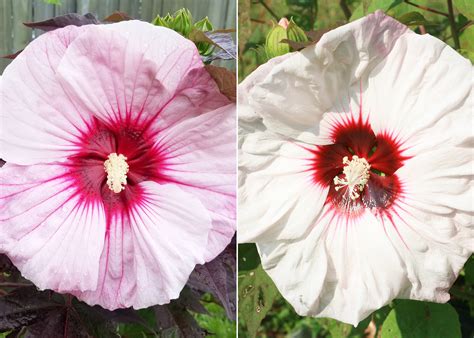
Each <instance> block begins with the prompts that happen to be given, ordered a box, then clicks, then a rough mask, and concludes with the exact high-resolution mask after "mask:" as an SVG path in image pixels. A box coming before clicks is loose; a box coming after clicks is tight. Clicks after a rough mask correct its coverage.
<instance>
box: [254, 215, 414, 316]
mask: <svg viewBox="0 0 474 338" xmlns="http://www.w3.org/2000/svg"><path fill="white" fill-rule="evenodd" d="M396 236H397V234H396V231H395V230H394V229H393V228H391V227H389V226H385V225H383V224H381V223H380V222H379V221H378V220H377V219H376V218H375V217H374V215H372V214H371V213H370V212H366V213H364V214H363V215H361V217H360V218H359V219H358V220H357V221H354V222H349V223H346V222H345V221H343V220H338V219H337V217H333V216H332V215H331V213H329V212H328V213H324V216H322V217H321V218H320V219H319V220H318V224H317V226H315V227H314V228H313V230H312V231H311V233H310V234H309V235H308V236H306V237H305V238H302V239H300V240H298V241H293V242H275V243H271V244H269V243H264V244H262V243H258V248H259V252H260V256H261V259H262V265H263V267H264V268H265V269H266V271H267V272H268V274H269V275H270V277H272V279H273V281H274V282H275V284H276V286H277V287H278V289H279V290H280V292H281V293H282V295H283V297H285V298H286V299H287V300H288V301H289V302H290V303H291V304H292V305H293V306H294V307H295V310H296V312H298V313H299V314H301V315H310V316H314V317H331V318H335V319H337V320H340V321H343V322H346V323H350V324H353V325H357V324H358V323H359V322H360V321H361V320H363V319H364V318H365V317H367V316H368V315H369V314H370V313H371V312H373V311H374V310H376V309H378V308H380V307H382V306H384V305H386V304H388V303H389V302H390V301H391V300H392V299H393V298H394V297H395V296H397V295H400V294H401V295H403V294H404V291H405V288H407V287H408V285H409V282H408V278H407V276H406V273H405V270H404V266H403V262H402V260H401V259H400V257H399V254H398V252H397V250H396V249H395V247H394V244H393V243H392V241H393V238H394V237H396ZM375 239H376V240H375ZM288 271H291V273H288Z"/></svg>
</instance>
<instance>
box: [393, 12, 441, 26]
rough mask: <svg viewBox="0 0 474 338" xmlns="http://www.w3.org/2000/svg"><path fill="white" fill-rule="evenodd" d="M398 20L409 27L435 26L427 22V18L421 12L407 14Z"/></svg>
mask: <svg viewBox="0 0 474 338" xmlns="http://www.w3.org/2000/svg"><path fill="white" fill-rule="evenodd" d="M396 19H397V20H398V21H400V22H401V23H402V24H404V25H407V26H419V25H424V26H430V25H433V23H431V22H429V21H427V20H426V19H425V17H424V16H423V15H422V14H421V13H419V12H409V13H405V14H403V15H401V16H399V17H398V18H396Z"/></svg>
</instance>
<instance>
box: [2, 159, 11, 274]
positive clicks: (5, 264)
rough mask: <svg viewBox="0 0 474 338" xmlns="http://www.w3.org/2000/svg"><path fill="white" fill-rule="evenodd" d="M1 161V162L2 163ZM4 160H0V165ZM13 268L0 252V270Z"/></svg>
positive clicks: (4, 270) (7, 270)
mask: <svg viewBox="0 0 474 338" xmlns="http://www.w3.org/2000/svg"><path fill="white" fill-rule="evenodd" d="M2 162H3V163H2ZM4 163H5V162H4V161H2V160H0V166H2V165H3V164H4ZM14 269H15V266H14V265H13V264H12V262H11V260H10V259H9V258H8V257H7V255H3V254H0V272H7V273H9V272H12V271H13V270H14Z"/></svg>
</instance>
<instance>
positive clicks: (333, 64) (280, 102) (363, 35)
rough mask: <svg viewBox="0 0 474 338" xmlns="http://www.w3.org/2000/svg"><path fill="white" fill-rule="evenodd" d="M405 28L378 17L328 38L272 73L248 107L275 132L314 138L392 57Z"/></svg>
mask: <svg viewBox="0 0 474 338" xmlns="http://www.w3.org/2000/svg"><path fill="white" fill-rule="evenodd" d="M406 29H407V28H406V26H404V25H402V24H400V23H398V22H397V21H395V20H393V19H391V18H390V17H387V16H385V15H384V14H383V13H382V12H380V11H378V12H376V13H375V14H374V15H371V16H369V17H367V18H364V19H361V20H357V21H354V22H352V23H350V24H348V25H345V26H342V27H339V28H338V29H337V30H334V31H331V32H328V33H326V34H325V35H324V36H323V37H322V38H321V40H320V41H319V42H318V43H317V44H316V45H315V46H312V47H308V48H305V49H303V50H302V51H301V52H299V53H295V54H292V56H291V57H289V58H287V59H286V60H285V61H283V62H281V63H279V64H278V65H276V66H274V67H273V68H272V69H269V74H268V75H267V77H266V78H265V79H264V80H262V81H259V82H258V83H256V84H255V85H254V87H253V88H252V89H250V90H249V95H250V98H249V102H250V103H251V104H252V106H253V107H255V109H256V111H257V113H258V114H259V115H260V116H261V117H262V118H263V122H264V124H265V126H267V127H268V128H270V129H272V130H273V131H275V132H280V133H284V134H285V135H288V136H292V137H297V136H298V135H299V134H300V133H301V132H303V131H308V130H311V131H313V132H316V134H317V128H318V123H319V122H320V121H321V119H322V115H323V113H324V112H326V111H329V110H331V108H333V107H338V106H342V105H343V104H344V102H345V101H344V100H346V99H347V98H348V95H347V91H348V88H350V87H351V86H352V85H356V86H357V88H358V86H359V80H360V78H361V76H362V75H364V73H367V72H369V71H370V70H371V69H373V68H374V67H375V66H376V65H377V63H379V62H381V61H382V60H383V58H384V57H385V56H386V55H387V54H388V53H389V52H390V50H391V48H392V47H393V45H394V43H395V42H396V40H397V38H398V37H399V36H400V35H402V34H403V33H404V32H405V31H406Z"/></svg>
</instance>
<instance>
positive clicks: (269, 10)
mask: <svg viewBox="0 0 474 338" xmlns="http://www.w3.org/2000/svg"><path fill="white" fill-rule="evenodd" d="M258 2H260V4H261V5H262V6H263V7H265V9H266V10H267V11H268V13H270V14H271V16H273V18H274V19H275V20H276V21H277V22H278V21H279V20H280V18H279V17H278V15H276V14H275V12H274V11H272V9H271V8H270V7H268V5H267V4H266V3H265V1H263V0H258Z"/></svg>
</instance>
